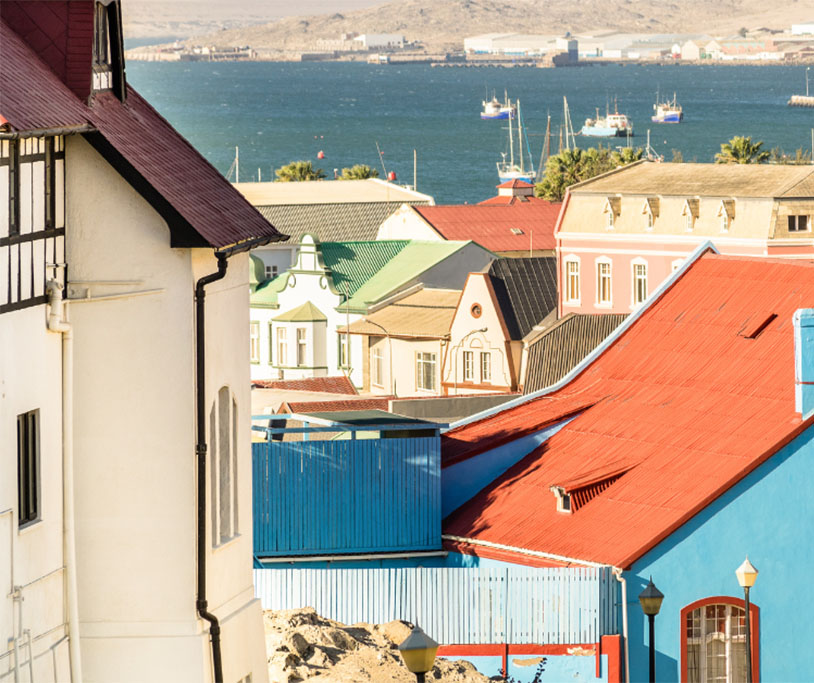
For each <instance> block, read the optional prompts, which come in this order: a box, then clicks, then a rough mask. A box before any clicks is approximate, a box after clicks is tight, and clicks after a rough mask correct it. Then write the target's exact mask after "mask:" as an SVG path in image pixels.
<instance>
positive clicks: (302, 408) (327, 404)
mask: <svg viewBox="0 0 814 683" xmlns="http://www.w3.org/2000/svg"><path fill="white" fill-rule="evenodd" d="M390 398H391V397H390V396H383V397H381V398H362V397H361V396H360V397H358V398H349V399H348V400H347V401H290V402H289V401H286V402H284V403H283V404H282V405H281V406H280V408H279V410H278V411H277V412H278V413H337V412H346V411H350V410H384V411H386V410H388V408H389V405H390Z"/></svg>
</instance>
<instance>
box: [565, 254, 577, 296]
mask: <svg viewBox="0 0 814 683" xmlns="http://www.w3.org/2000/svg"><path fill="white" fill-rule="evenodd" d="M565 295H566V301H570V302H573V303H579V262H578V261H566V262H565Z"/></svg>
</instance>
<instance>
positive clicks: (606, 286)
mask: <svg viewBox="0 0 814 683" xmlns="http://www.w3.org/2000/svg"><path fill="white" fill-rule="evenodd" d="M596 303H597V304H600V305H605V306H609V305H610V303H611V264H610V261H599V262H597V264H596Z"/></svg>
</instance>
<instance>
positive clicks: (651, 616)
mask: <svg viewBox="0 0 814 683" xmlns="http://www.w3.org/2000/svg"><path fill="white" fill-rule="evenodd" d="M662 600H664V593H662V592H661V591H660V590H659V589H658V588H656V586H655V584H654V583H653V577H652V576H651V577H650V583H648V584H647V585H646V586H645V587H644V590H643V591H642V592H641V593H639V602H640V603H641V605H642V612H644V613H645V614H646V615H647V619H648V621H649V622H650V683H656V615H657V614H658V613H659V610H660V609H661V601H662Z"/></svg>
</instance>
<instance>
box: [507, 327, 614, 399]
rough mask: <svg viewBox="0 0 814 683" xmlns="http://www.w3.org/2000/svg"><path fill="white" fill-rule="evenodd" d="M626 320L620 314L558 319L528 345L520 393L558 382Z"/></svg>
mask: <svg viewBox="0 0 814 683" xmlns="http://www.w3.org/2000/svg"><path fill="white" fill-rule="evenodd" d="M626 317H627V316H625V315H624V314H622V313H619V314H617V313H607V314H604V315H593V314H585V313H569V314H568V315H566V316H564V317H562V318H560V319H559V320H558V321H557V322H556V323H555V324H554V325H552V326H551V327H550V328H548V329H547V330H546V331H545V332H543V333H542V334H541V335H540V336H539V337H537V339H535V340H534V341H533V342H532V343H531V344H530V345H529V349H528V358H527V359H526V377H525V381H524V384H523V393H524V394H530V393H532V392H534V391H539V390H540V389H545V388H546V387H549V386H551V385H552V384H554V383H556V382H559V381H560V380H561V379H562V378H563V377H565V376H566V375H567V374H568V373H569V372H570V371H571V370H572V369H573V368H574V367H576V366H577V365H578V364H579V362H580V361H581V360H582V359H583V358H585V356H587V355H588V354H589V353H590V352H591V351H593V350H594V349H595V348H596V347H597V346H599V344H601V343H602V341H603V340H604V339H605V338H606V337H607V336H608V335H609V334H610V333H611V332H613V330H615V329H616V328H617V327H618V326H619V325H620V324H621V323H622V321H623V320H624V319H625V318H626Z"/></svg>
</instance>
